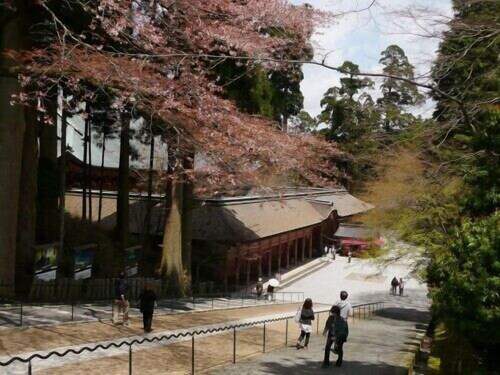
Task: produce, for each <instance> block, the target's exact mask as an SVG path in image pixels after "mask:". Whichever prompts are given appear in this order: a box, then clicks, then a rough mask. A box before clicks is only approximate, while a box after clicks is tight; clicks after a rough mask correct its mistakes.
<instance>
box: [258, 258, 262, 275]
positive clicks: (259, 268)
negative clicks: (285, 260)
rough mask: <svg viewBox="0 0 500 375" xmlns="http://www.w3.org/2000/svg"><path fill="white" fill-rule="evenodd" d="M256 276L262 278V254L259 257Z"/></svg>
mask: <svg viewBox="0 0 500 375" xmlns="http://www.w3.org/2000/svg"><path fill="white" fill-rule="evenodd" d="M257 276H258V277H262V254H261V255H260V256H259V267H258V268H257Z"/></svg>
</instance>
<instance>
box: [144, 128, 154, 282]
mask: <svg viewBox="0 0 500 375" xmlns="http://www.w3.org/2000/svg"><path fill="white" fill-rule="evenodd" d="M150 136H151V139H150V143H149V171H148V197H147V200H146V216H145V217H144V223H143V230H142V241H141V242H142V245H143V246H142V251H143V257H142V265H141V270H142V272H143V273H144V274H145V275H149V274H151V273H152V272H153V271H154V269H153V268H154V264H155V259H154V254H153V249H152V241H151V232H152V217H151V216H152V212H153V206H154V204H153V177H154V156H155V138H154V134H153V133H152V132H151V135H150Z"/></svg>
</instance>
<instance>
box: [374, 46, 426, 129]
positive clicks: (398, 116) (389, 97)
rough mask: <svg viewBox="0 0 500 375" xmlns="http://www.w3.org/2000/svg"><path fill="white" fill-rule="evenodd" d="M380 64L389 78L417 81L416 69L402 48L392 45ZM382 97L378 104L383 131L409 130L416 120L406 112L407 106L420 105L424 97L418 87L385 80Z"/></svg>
mask: <svg viewBox="0 0 500 375" xmlns="http://www.w3.org/2000/svg"><path fill="white" fill-rule="evenodd" d="M379 63H380V64H381V65H382V66H383V72H384V73H385V74H387V75H389V76H396V77H400V78H406V79H408V80H410V81H413V80H414V79H415V76H414V74H415V73H414V67H413V65H411V64H410V62H409V61H408V57H407V56H406V54H405V52H404V51H403V50H402V49H401V47H399V46H397V45H390V46H389V47H387V48H386V49H385V51H383V52H382V58H381V59H380V61H379ZM381 90H382V97H381V98H379V99H377V104H378V105H379V107H380V111H381V113H382V117H383V129H384V130H385V131H386V132H394V131H400V130H403V129H405V128H407V127H408V126H409V125H410V124H411V123H412V121H413V120H414V117H413V115H411V114H409V113H405V112H404V108H405V107H406V106H411V105H420V104H422V103H423V101H424V96H423V95H422V94H420V93H419V92H418V89H417V86H415V85H414V84H412V83H409V82H405V81H402V80H399V79H395V78H392V77H387V78H384V82H383V83H382V85H381Z"/></svg>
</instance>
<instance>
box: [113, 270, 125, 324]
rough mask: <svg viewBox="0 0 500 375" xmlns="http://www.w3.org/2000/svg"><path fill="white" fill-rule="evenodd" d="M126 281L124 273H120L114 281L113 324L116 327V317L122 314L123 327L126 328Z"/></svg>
mask: <svg viewBox="0 0 500 375" xmlns="http://www.w3.org/2000/svg"><path fill="white" fill-rule="evenodd" d="M127 289H128V285H127V280H126V279H125V273H123V272H120V277H119V279H117V280H116V281H115V301H114V303H113V324H114V325H117V324H118V323H117V321H118V315H119V314H120V313H123V325H124V326H128V324H129V323H128V308H129V303H128V300H127V297H126V294H127Z"/></svg>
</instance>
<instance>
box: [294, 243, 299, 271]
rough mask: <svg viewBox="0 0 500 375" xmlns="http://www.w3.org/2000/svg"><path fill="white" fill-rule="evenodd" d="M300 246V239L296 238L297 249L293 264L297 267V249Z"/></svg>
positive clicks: (295, 249)
mask: <svg viewBox="0 0 500 375" xmlns="http://www.w3.org/2000/svg"><path fill="white" fill-rule="evenodd" d="M298 246H299V239H298V238H296V239H295V248H294V251H293V264H294V265H295V266H296V265H297V264H298V261H297V248H298Z"/></svg>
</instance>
